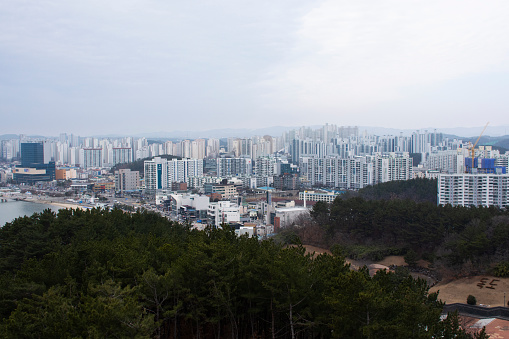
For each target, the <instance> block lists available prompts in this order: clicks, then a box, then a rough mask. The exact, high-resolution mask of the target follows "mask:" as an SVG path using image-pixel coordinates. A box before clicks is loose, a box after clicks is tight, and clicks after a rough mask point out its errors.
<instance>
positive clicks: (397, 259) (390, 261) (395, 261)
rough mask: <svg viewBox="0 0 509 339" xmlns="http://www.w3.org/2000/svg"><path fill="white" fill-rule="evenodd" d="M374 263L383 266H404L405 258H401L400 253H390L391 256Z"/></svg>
mask: <svg viewBox="0 0 509 339" xmlns="http://www.w3.org/2000/svg"><path fill="white" fill-rule="evenodd" d="M376 263H377V264H379V265H385V266H391V265H396V266H405V265H406V262H405V259H403V257H402V256H400V255H391V256H388V257H385V258H384V259H383V260H380V261H377V262H376Z"/></svg>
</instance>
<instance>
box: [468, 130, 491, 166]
mask: <svg viewBox="0 0 509 339" xmlns="http://www.w3.org/2000/svg"><path fill="white" fill-rule="evenodd" d="M489 123H490V122H489V121H488V122H487V123H486V126H484V128H483V130H482V132H481V134H480V135H479V138H477V140H476V141H475V143H474V144H473V145H472V143H470V145H471V146H470V152H472V167H470V173H472V170H473V168H474V157H475V146H477V143H478V142H479V140H480V139H481V137H482V135H483V133H484V131H486V127H488V124H489Z"/></svg>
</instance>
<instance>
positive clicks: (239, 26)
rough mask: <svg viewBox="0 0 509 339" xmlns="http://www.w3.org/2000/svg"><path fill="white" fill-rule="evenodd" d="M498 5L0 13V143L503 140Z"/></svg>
mask: <svg viewBox="0 0 509 339" xmlns="http://www.w3.org/2000/svg"><path fill="white" fill-rule="evenodd" d="M508 17H509V1H507V0H500V1H498V0H487V1H479V0H475V1H470V0H457V1H456V0H438V1H435V0H426V1H412V0H404V1H403V0H401V1H393V0H384V1H380V0H358V1H351V0H350V1H341V0H332V1H310V0H307V1H301V0H292V1H289V0H279V1H274V0H270V1H266V0H256V1H238V0H236V1H234V0H231V1H230V0H225V1H222V0H216V1H163V0H153V1H134V0H107V1H105V0H100V1H99V0H83V1H69V0H65V1H64V0H53V1H51V0H2V1H1V5H0V117H1V121H0V134H3V133H26V134H44V135H57V134H58V133H60V132H69V133H78V134H82V135H91V134H108V133H122V134H133V133H143V132H157V131H172V130H206V129H214V128H259V127H268V126H275V125H283V126H299V125H320V124H324V123H326V122H328V123H331V124H338V125H361V126H381V127H395V128H422V127H430V126H432V127H438V128H440V127H460V126H462V127H472V126H484V125H485V124H486V122H487V121H490V126H500V125H509V114H508V113H509V91H508V90H509V20H508V19H507V18H508Z"/></svg>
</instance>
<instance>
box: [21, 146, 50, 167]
mask: <svg viewBox="0 0 509 339" xmlns="http://www.w3.org/2000/svg"><path fill="white" fill-rule="evenodd" d="M35 164H41V165H42V164H44V145H43V144H42V142H24V143H21V167H32V166H33V165H35Z"/></svg>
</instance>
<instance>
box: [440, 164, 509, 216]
mask: <svg viewBox="0 0 509 339" xmlns="http://www.w3.org/2000/svg"><path fill="white" fill-rule="evenodd" d="M508 194H509V175H508V174H465V173H457V174H441V175H440V176H439V177H438V204H439V205H447V204H450V205H452V206H485V207H489V206H498V207H500V208H504V207H507V206H508Z"/></svg>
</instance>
